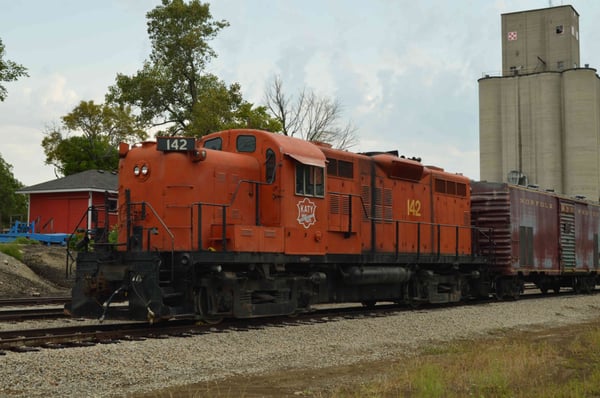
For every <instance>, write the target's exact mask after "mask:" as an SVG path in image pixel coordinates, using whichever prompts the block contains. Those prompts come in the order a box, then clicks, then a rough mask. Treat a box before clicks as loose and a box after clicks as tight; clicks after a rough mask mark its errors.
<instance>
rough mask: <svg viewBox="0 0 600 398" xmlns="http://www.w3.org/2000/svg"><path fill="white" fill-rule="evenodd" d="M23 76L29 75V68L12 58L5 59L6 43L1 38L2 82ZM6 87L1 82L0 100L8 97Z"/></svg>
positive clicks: (0, 80)
mask: <svg viewBox="0 0 600 398" xmlns="http://www.w3.org/2000/svg"><path fill="white" fill-rule="evenodd" d="M21 76H29V75H28V74H27V69H26V68H25V67H24V66H22V65H19V64H17V63H15V62H13V61H10V60H8V59H7V60H6V61H5V60H4V44H3V43H2V39H0V82H13V81H15V80H17V79H18V78H19V77H21ZM6 95H7V91H6V88H5V87H4V86H3V85H2V84H0V101H4V100H5V99H6Z"/></svg>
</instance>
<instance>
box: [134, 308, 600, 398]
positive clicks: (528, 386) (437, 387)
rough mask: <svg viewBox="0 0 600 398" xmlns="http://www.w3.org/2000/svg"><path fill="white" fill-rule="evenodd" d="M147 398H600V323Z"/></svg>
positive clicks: (499, 335) (501, 334)
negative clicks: (392, 359) (389, 359)
mask: <svg viewBox="0 0 600 398" xmlns="http://www.w3.org/2000/svg"><path fill="white" fill-rule="evenodd" d="M291 380H295V382H294V383H291V382H290V381H291ZM332 386H337V387H332ZM141 396H143V397H144V398H167V397H168V398H171V397H175V396H176V397H186V398H187V397H189V398H201V397H219V398H231V397H246V398H251V397H270V398H274V397H281V396H285V397H292V396H299V397H315V398H388V397H389V398H392V397H393V398H396V397H402V398H403V397H408V398H438V397H444V398H446V397H448V398H453V397H474V398H504V397H506V398H509V397H510V398H512V397H515V398H525V397H527V398H529V397H544V398H546V397H547V398H585V397H600V320H597V321H594V322H590V323H584V324H573V325H569V326H561V327H555V328H546V329H542V330H536V331H511V330H501V331H497V332H495V333H493V334H491V335H489V336H488V337H487V338H482V339H475V340H464V341H452V342H447V343H440V344H437V345H435V346H430V347H428V348H426V349H425V350H424V351H423V352H421V353H420V354H418V355H416V356H411V357H408V358H407V357H398V358H396V359H395V360H394V361H392V362H387V361H386V362H382V363H377V362H374V363H368V364H364V365H363V366H347V367H344V366H343V367H340V368H339V369H337V370H320V371H319V370H317V371H314V372H313V371H305V370H302V371H290V375H287V374H286V372H285V371H283V372H281V373H277V374H267V375H261V376H248V377H246V378H242V379H235V378H233V379H230V380H225V381H215V382H213V383H207V384H206V385H204V386H199V385H195V386H185V387H183V388H182V387H175V388H173V389H168V390H166V391H161V392H158V391H156V392H153V393H149V394H144V395H140V397H141Z"/></svg>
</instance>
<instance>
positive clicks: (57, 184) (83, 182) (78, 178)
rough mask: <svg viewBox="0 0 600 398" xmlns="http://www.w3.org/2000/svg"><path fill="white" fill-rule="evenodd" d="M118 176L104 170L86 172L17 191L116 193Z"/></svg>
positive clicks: (23, 192) (25, 192) (29, 192)
mask: <svg viewBox="0 0 600 398" xmlns="http://www.w3.org/2000/svg"><path fill="white" fill-rule="evenodd" d="M118 184H119V182H118V176H117V173H116V172H110V171H104V170H86V171H82V172H81V173H77V174H72V175H70V176H66V177H63V178H59V179H57V180H52V181H47V182H42V183H40V184H36V185H32V186H29V187H25V188H23V189H20V190H18V191H17V193H22V194H32V193H57V192H90V191H93V192H106V191H108V192H110V193H117V188H118Z"/></svg>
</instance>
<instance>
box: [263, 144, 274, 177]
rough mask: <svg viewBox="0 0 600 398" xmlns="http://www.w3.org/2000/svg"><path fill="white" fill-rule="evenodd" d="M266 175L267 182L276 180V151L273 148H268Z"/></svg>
mask: <svg viewBox="0 0 600 398" xmlns="http://www.w3.org/2000/svg"><path fill="white" fill-rule="evenodd" d="M265 176H266V178H267V183H269V184H270V183H272V182H273V181H275V152H274V151H273V150H272V149H271V148H269V149H267V153H266V160H265Z"/></svg>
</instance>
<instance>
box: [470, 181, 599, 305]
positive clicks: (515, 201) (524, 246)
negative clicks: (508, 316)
mask: <svg viewBox="0 0 600 398" xmlns="http://www.w3.org/2000/svg"><path fill="white" fill-rule="evenodd" d="M471 187H472V196H471V201H472V215H471V216H472V220H473V225H474V226H476V227H480V228H483V229H489V230H490V236H489V237H490V238H491V239H488V237H484V236H483V235H479V236H480V239H478V240H477V241H476V244H477V245H478V246H479V248H480V250H481V251H482V252H483V253H484V254H488V255H491V257H492V259H493V261H492V265H491V267H490V272H491V273H492V275H493V276H494V277H495V279H494V282H495V284H496V286H495V288H496V293H497V294H498V295H499V296H506V295H512V296H515V295H518V294H519V292H520V291H522V286H523V283H524V282H531V283H535V284H536V285H537V286H538V287H539V288H540V289H541V290H542V292H546V291H548V290H549V289H554V290H555V291H557V292H558V291H559V290H560V288H561V287H572V288H574V289H576V290H586V291H587V290H591V289H592V288H593V287H594V285H595V279H596V273H597V270H598V265H599V264H598V234H599V233H600V207H599V206H598V205H597V204H592V203H590V202H586V201H583V200H578V199H573V198H568V197H564V196H561V195H557V194H555V193H553V192H545V191H540V190H537V189H528V188H525V187H522V186H515V185H510V184H506V183H489V182H474V183H472V185H471Z"/></svg>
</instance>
